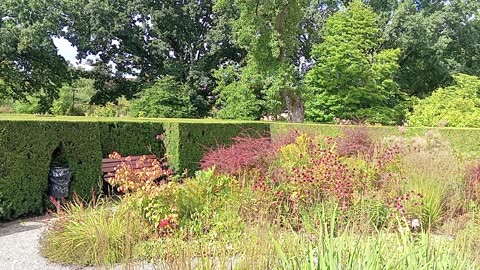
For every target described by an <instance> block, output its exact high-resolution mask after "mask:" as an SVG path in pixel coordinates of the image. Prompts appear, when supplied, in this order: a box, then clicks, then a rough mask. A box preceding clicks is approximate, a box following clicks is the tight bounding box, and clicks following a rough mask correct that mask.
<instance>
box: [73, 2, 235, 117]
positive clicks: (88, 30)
mask: <svg viewBox="0 0 480 270" xmlns="http://www.w3.org/2000/svg"><path fill="white" fill-rule="evenodd" d="M64 1H65V3H66V4H65V13H66V17H67V19H68V20H67V21H68V30H67V32H66V35H65V38H67V39H68V40H69V41H70V42H72V44H74V45H75V46H77V47H78V50H79V58H85V57H86V56H88V55H98V57H99V58H100V60H101V62H100V63H101V64H102V65H104V66H106V65H111V66H114V67H115V69H116V71H115V73H114V74H115V75H114V76H111V78H104V80H99V78H96V81H98V82H100V81H103V82H105V81H107V82H110V83H111V82H123V83H125V82H126V81H125V80H124V77H125V76H126V75H135V76H136V77H137V81H142V82H145V83H147V84H152V83H154V82H155V81H157V80H159V79H160V78H161V77H163V76H165V75H170V76H173V77H174V78H175V79H176V80H177V81H179V82H182V83H186V84H188V85H190V87H191V88H192V89H194V90H195V91H196V92H197V94H198V95H197V100H194V102H195V103H196V105H197V109H198V114H199V115H204V114H205V112H206V110H207V107H206V99H207V97H208V96H209V95H210V93H211V90H212V89H213V86H214V81H213V78H212V74H211V70H212V69H213V68H214V67H217V66H218V65H219V64H220V63H222V62H223V61H225V60H226V59H239V58H241V57H242V52H241V50H238V49H237V48H235V47H234V46H232V44H231V42H230V41H229V33H230V30H229V27H230V26H229V24H228V23H227V20H226V19H225V18H223V16H227V15H228V14H223V13H216V14H213V13H212V5H213V3H212V0H206V1H195V0H186V1H176V0H165V1H156V0H133V1H130V0H118V1H109V0H64ZM104 69H105V68H104ZM127 82H128V81H127ZM136 91H138V89H134V88H132V93H121V94H119V95H125V94H127V96H133V95H134V94H135V92H136ZM112 94H113V92H111V91H110V93H109V95H107V96H108V97H109V98H111V99H112V100H114V99H116V98H117V96H114V95H112Z"/></svg>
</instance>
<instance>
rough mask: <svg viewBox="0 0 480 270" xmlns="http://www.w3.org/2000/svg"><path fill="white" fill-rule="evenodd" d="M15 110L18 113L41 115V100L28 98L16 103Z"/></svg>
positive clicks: (32, 97)
mask: <svg viewBox="0 0 480 270" xmlns="http://www.w3.org/2000/svg"><path fill="white" fill-rule="evenodd" d="M13 108H14V110H15V112H16V113H28V114H33V113H41V106H40V98H38V97H36V96H27V97H26V98H25V100H23V101H15V102H14V103H13Z"/></svg>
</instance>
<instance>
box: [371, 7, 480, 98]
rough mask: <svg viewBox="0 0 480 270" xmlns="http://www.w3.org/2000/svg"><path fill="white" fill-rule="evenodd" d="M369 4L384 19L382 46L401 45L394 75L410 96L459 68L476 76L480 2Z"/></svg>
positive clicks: (479, 60) (478, 70)
mask: <svg viewBox="0 0 480 270" xmlns="http://www.w3.org/2000/svg"><path fill="white" fill-rule="evenodd" d="M370 4H371V5H372V6H373V7H374V9H375V10H376V11H377V12H378V13H379V14H381V17H382V21H383V23H384V38H385V43H384V47H386V48H401V49H402V53H401V55H400V58H399V64H400V67H399V70H398V72H397V74H396V78H395V80H396V81H397V82H398V84H399V85H400V87H401V88H402V89H403V90H404V91H406V92H407V93H409V94H410V95H415V96H419V97H424V96H427V95H428V94H430V93H431V92H432V91H433V90H434V89H436V88H437V87H440V86H445V85H448V84H450V83H451V82H452V79H453V78H452V76H451V74H454V73H457V72H462V73H467V74H471V75H477V76H478V75H480V47H479V46H478V44H479V43H480V1H476V0H451V1H395V0H387V1H385V3H384V0H376V1H372V3H370Z"/></svg>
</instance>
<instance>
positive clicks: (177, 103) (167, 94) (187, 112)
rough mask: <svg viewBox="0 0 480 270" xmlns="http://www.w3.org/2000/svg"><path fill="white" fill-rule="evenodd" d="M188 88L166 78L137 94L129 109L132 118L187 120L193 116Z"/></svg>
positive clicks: (172, 79) (173, 79)
mask: <svg viewBox="0 0 480 270" xmlns="http://www.w3.org/2000/svg"><path fill="white" fill-rule="evenodd" d="M189 91H190V90H189V88H188V87H187V86H186V85H184V84H179V83H178V82H176V81H175V78H173V77H171V76H166V77H164V78H162V79H161V80H159V81H157V82H156V83H155V84H154V85H152V86H151V87H149V88H147V89H145V90H143V91H142V92H140V93H139V94H138V98H137V99H135V100H133V101H132V103H131V107H130V114H131V115H132V116H134V117H163V118H187V117H191V116H192V115H193V105H192V102H191V101H190V94H191V93H190V92H189Z"/></svg>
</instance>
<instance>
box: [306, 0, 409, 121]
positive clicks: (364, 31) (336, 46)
mask: <svg viewBox="0 0 480 270" xmlns="http://www.w3.org/2000/svg"><path fill="white" fill-rule="evenodd" d="M324 33H325V34H324V41H323V42H322V43H320V44H318V45H316V46H314V48H313V51H312V55H313V56H314V58H315V61H316V64H315V66H314V67H313V68H312V69H311V70H310V71H309V72H308V74H307V75H306V76H307V77H306V80H307V85H308V86H309V98H308V100H307V102H306V104H305V106H306V115H307V119H309V120H312V121H319V122H328V121H332V120H333V118H334V117H338V118H341V119H354V118H360V119H364V120H366V121H368V122H377V123H384V124H387V123H388V124H391V123H395V122H398V121H399V120H400V119H401V118H400V116H401V113H402V112H401V111H399V109H398V108H395V106H397V105H399V104H400V101H401V100H402V95H401V93H400V92H399V89H398V87H397V85H396V83H395V82H394V81H393V74H394V73H395V72H396V71H397V69H398V63H397V60H398V55H399V54H400V50H398V49H387V50H380V41H381V40H380V28H379V26H378V24H377V16H376V15H375V13H374V12H373V10H372V9H371V8H369V7H368V6H367V5H365V4H363V3H362V2H360V1H354V2H352V3H351V4H350V5H349V7H348V9H346V10H341V11H339V12H337V13H335V14H334V15H333V16H331V17H330V18H329V19H328V20H327V22H326V24H325V29H324Z"/></svg>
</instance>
